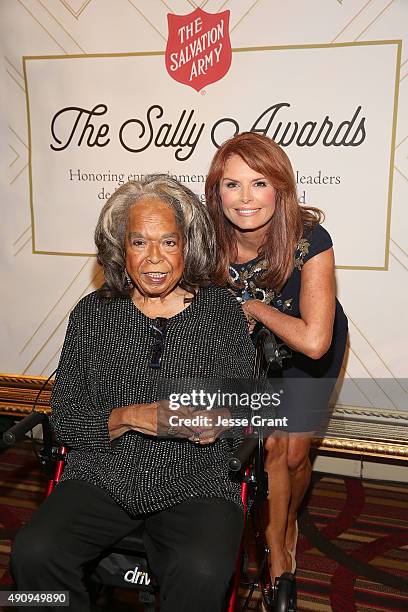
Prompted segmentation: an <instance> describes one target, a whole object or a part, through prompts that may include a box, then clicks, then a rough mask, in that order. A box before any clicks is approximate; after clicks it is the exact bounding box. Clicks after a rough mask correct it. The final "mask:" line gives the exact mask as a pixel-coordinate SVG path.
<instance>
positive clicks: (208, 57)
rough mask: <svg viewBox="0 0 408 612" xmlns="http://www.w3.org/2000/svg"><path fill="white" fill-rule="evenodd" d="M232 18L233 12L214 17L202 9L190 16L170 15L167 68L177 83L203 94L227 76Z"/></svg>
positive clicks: (168, 16) (229, 61) (214, 15)
mask: <svg viewBox="0 0 408 612" xmlns="http://www.w3.org/2000/svg"><path fill="white" fill-rule="evenodd" d="M229 16H230V12H229V11H224V12H223V13H215V14H211V13H207V12H206V11H203V10H202V9H200V8H197V9H196V10H195V11H193V12H192V13H190V14H189V15H173V14H171V13H169V14H168V15H167V20H168V24H169V36H168V40H167V47H166V68H167V72H168V73H169V75H170V76H171V77H172V78H173V79H174V80H175V81H178V82H179V83H184V85H189V86H190V87H193V89H195V90H196V91H200V90H201V89H202V88H203V87H205V86H206V85H209V84H210V83H215V81H219V80H220V79H222V77H223V76H225V75H226V74H227V72H228V70H229V67H230V66H231V59H232V51H231V41H230V37H229Z"/></svg>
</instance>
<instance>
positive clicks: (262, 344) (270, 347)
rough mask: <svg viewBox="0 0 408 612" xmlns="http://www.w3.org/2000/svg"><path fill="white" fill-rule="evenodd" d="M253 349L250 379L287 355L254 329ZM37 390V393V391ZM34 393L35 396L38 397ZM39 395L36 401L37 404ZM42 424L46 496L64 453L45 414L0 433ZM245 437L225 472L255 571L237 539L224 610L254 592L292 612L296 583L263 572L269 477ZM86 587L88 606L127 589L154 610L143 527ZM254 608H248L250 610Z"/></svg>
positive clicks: (92, 570)
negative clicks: (235, 479) (237, 494)
mask: <svg viewBox="0 0 408 612" xmlns="http://www.w3.org/2000/svg"><path fill="white" fill-rule="evenodd" d="M254 344H255V347H256V361H255V371H254V374H255V378H259V377H260V376H261V375H262V372H265V371H266V370H267V369H268V368H269V367H272V368H279V367H282V360H283V359H284V358H286V357H287V356H288V353H287V352H286V351H287V347H285V346H284V345H279V344H278V343H277V342H276V339H275V338H274V336H273V334H271V332H269V331H268V330H266V329H265V328H263V327H261V328H259V329H257V330H256V331H255V334H254ZM40 392H41V390H40ZM40 392H39V393H40ZM38 397H39V395H38V396H37V399H36V401H38ZM37 425H41V427H42V432H43V448H42V450H41V451H40V453H39V459H40V462H41V464H42V466H43V468H44V471H45V472H46V474H47V477H48V484H47V488H46V497H47V496H48V495H50V494H51V492H52V490H53V489H54V487H55V486H56V485H57V484H58V482H59V480H60V478H61V475H62V472H63V469H64V465H65V462H66V458H67V453H68V449H67V448H66V447H65V446H59V447H58V446H56V445H55V444H54V440H53V435H52V430H51V425H50V422H49V419H48V416H47V415H46V414H45V413H42V412H36V411H35V405H34V409H33V411H32V412H31V413H30V414H29V415H28V416H27V417H25V418H24V419H22V420H21V421H20V422H18V423H17V424H15V425H14V426H13V427H11V428H10V429H9V430H7V431H6V432H5V433H4V434H3V440H2V446H3V448H4V447H7V446H12V445H13V444H15V443H16V442H17V441H18V440H21V439H22V438H23V437H24V436H25V435H26V434H27V433H28V432H30V431H32V429H33V428H34V427H36V426H37ZM247 433H248V434H251V435H250V436H248V437H246V438H245V439H244V441H243V442H242V443H241V444H240V446H239V447H238V448H237V450H236V451H235V452H234V453H233V454H232V456H231V458H230V460H229V469H230V470H231V471H232V472H235V473H238V474H239V476H240V479H241V499H242V504H243V507H244V529H245V527H246V526H247V525H248V524H249V522H251V524H252V529H253V533H254V538H255V550H256V556H257V559H256V561H257V564H258V572H257V574H256V575H255V577H254V578H253V579H252V580H251V581H248V580H245V579H244V578H243V577H244V575H245V574H246V573H247V569H248V568H247V565H248V553H247V551H246V550H245V546H244V538H243V539H242V542H241V546H240V550H239V554H238V558H237V562H236V568H235V573H234V576H233V578H232V581H231V585H230V590H229V594H228V603H227V604H226V608H225V609H226V612H238V610H242V611H245V610H248V609H249V605H250V603H251V600H252V597H253V594H254V592H255V589H256V588H258V589H259V590H260V592H261V595H262V602H261V605H262V610H264V611H267V612H269V611H270V612H295V611H296V609H297V608H296V582H295V577H294V575H293V574H291V573H289V572H287V573H284V574H282V576H280V577H279V578H278V579H277V580H276V582H275V584H274V585H272V584H271V580H270V577H269V569H268V554H269V549H268V547H267V545H266V540H265V537H264V530H265V524H264V523H265V519H264V513H263V511H262V507H263V504H264V501H265V500H266V498H267V496H268V478H267V474H266V472H265V471H264V446H263V434H262V431H259V432H255V431H248V432H247ZM85 579H86V583H87V587H88V591H89V594H90V598H91V602H92V603H94V604H96V602H97V601H98V602H100V601H101V599H102V600H103V604H102V605H103V607H102V608H99V609H105V610H113V609H114V607H113V603H112V600H113V593H114V589H115V588H130V589H135V590H137V591H138V597H139V602H140V603H141V604H142V605H143V607H144V611H145V612H153V611H154V610H155V609H156V607H155V601H156V593H157V591H158V585H157V583H156V581H155V579H154V576H153V575H152V574H151V573H150V570H149V566H148V561H147V555H146V552H145V549H144V545H143V539H142V527H140V528H139V529H138V530H135V531H133V532H132V533H131V534H129V535H127V536H126V537H125V538H123V539H122V540H120V541H119V542H117V543H116V544H115V545H114V546H113V547H112V548H110V549H109V550H108V551H104V552H103V554H101V555H100V556H99V557H98V558H97V559H96V560H95V561H94V562H93V564H92V565H91V566H90V567H89V568H88V570H87V573H86V577H85ZM241 583H243V584H244V586H245V587H246V589H247V593H248V594H247V596H246V599H245V601H244V604H243V606H242V607H238V589H239V587H240V584H241ZM252 609H253V608H252Z"/></svg>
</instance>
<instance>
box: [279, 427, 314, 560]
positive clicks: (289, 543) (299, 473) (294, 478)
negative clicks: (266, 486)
mask: <svg viewBox="0 0 408 612" xmlns="http://www.w3.org/2000/svg"><path fill="white" fill-rule="evenodd" d="M312 438H313V434H312V433H309V432H308V433H301V434H289V441H288V454H287V465H288V471H289V478H290V489H291V496H290V502H289V508H288V521H287V527H286V548H287V550H289V551H290V550H292V549H293V548H294V545H295V530H296V527H295V524H296V518H297V512H298V509H299V506H300V504H301V503H302V500H303V497H304V496H305V493H306V491H307V489H308V487H309V483H310V477H311V474H312V466H311V463H310V459H309V450H310V444H311V441H312Z"/></svg>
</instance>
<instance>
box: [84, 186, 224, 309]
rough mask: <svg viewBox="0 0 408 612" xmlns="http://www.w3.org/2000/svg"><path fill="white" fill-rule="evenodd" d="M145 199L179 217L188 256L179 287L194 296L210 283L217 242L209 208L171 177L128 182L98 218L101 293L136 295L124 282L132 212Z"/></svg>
mask: <svg viewBox="0 0 408 612" xmlns="http://www.w3.org/2000/svg"><path fill="white" fill-rule="evenodd" d="M147 199H157V200H160V201H161V202H165V203H166V204H168V205H169V206H170V207H171V209H172V210H173V212H174V215H175V217H176V223H177V225H178V227H179V229H180V231H181V235H182V237H183V254H184V271H183V276H182V278H181V281H180V286H182V287H183V288H185V289H187V290H188V291H193V292H194V287H200V286H204V285H208V284H209V283H210V278H211V275H212V273H213V271H214V269H215V264H216V247H215V245H216V242H215V233H214V229H213V225H212V222H211V219H210V217H209V215H208V212H207V208H206V206H205V205H204V204H201V202H200V200H199V198H198V196H197V195H196V194H195V193H193V192H192V191H191V190H190V189H188V187H185V186H184V185H182V184H181V183H179V182H178V181H176V180H175V179H173V178H171V177H169V176H168V175H167V174H150V175H149V176H147V177H146V178H145V179H144V180H142V181H129V182H128V183H125V184H124V185H122V186H121V187H119V189H117V190H116V191H115V193H114V194H113V195H112V196H111V197H110V198H109V200H108V201H107V202H106V204H105V206H104V207H103V208H102V211H101V214H100V215H99V219H98V223H97V225H96V229H95V244H96V247H97V249H98V252H97V257H98V263H99V264H100V265H101V266H102V267H103V271H104V275H105V285H104V286H103V287H102V289H101V290H100V294H101V296H102V297H104V298H112V297H115V296H122V297H127V296H129V295H130V294H131V293H132V291H133V287H132V286H131V285H129V284H128V282H127V279H126V270H125V258H126V253H125V242H126V228H127V224H128V219H129V212H130V209H131V208H132V207H133V206H134V205H135V204H136V203H137V202H140V201H143V200H147Z"/></svg>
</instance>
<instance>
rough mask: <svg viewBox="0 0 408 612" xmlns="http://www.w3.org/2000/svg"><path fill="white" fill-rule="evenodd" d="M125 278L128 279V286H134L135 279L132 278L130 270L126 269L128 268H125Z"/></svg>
mask: <svg viewBox="0 0 408 612" xmlns="http://www.w3.org/2000/svg"><path fill="white" fill-rule="evenodd" d="M125 280H126V285H127V286H128V287H133V281H132V279H131V278H130V276H129V272H128V271H127V270H126V268H125Z"/></svg>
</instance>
